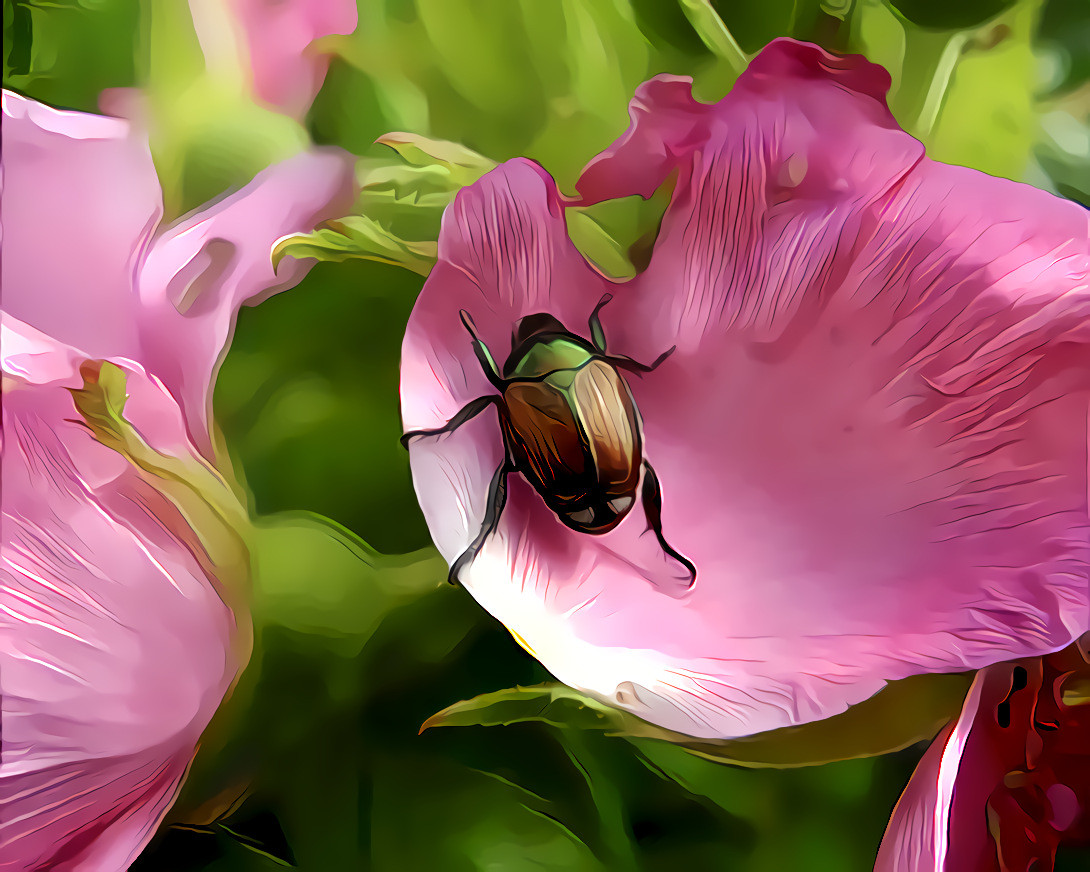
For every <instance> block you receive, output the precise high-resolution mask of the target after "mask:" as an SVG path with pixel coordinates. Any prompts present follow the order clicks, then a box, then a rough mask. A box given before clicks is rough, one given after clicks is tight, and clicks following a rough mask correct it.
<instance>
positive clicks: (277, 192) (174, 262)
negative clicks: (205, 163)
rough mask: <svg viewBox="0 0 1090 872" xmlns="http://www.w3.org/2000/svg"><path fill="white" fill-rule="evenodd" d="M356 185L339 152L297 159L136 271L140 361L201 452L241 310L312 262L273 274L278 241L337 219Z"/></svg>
mask: <svg viewBox="0 0 1090 872" xmlns="http://www.w3.org/2000/svg"><path fill="white" fill-rule="evenodd" d="M352 186H353V180H352V166H351V162H350V160H349V157H348V155H346V154H344V153H343V152H340V151H337V150H334V149H319V150H315V151H311V152H306V153H303V154H300V155H297V156H296V157H293V158H290V159H288V160H286V161H284V162H282V163H279V164H276V165H275V166H272V167H270V168H269V169H267V170H265V171H263V172H261V173H259V174H258V175H257V177H256V178H255V179H254V180H253V181H252V182H251V183H250V184H249V185H247V186H246V187H245V188H243V189H242V190H240V191H238V192H236V193H234V194H232V195H230V196H228V197H226V198H225V199H223V200H221V201H220V202H218V203H215V204H213V205H211V206H208V207H206V208H205V209H203V210H202V211H200V212H198V213H197V214H196V215H194V216H192V217H191V218H188V219H186V220H184V221H182V222H181V223H180V224H178V225H176V226H174V227H172V228H170V229H169V230H167V231H166V232H164V233H163V234H162V235H160V236H159V237H158V238H157V239H156V240H155V243H154V245H153V246H152V248H151V250H150V251H149V252H148V254H147V257H146V258H145V260H144V262H143V263H142V264H141V266H140V270H139V273H138V275H137V288H138V293H139V297H140V302H141V306H142V313H141V317H142V318H143V319H144V324H143V328H144V330H143V344H142V357H141V358H140V360H141V362H142V363H144V364H145V365H146V366H147V368H148V369H149V370H150V371H152V372H154V373H155V375H156V376H158V377H159V378H160V379H162V381H163V382H164V383H165V384H166V385H167V387H168V388H169V389H170V391H171V393H173V394H174V395H175V396H176V397H178V398H179V401H180V403H181V405H182V409H183V411H184V413H185V418H186V421H188V422H189V425H190V434H191V436H192V438H193V439H194V440H195V441H196V442H197V444H199V445H200V446H201V448H202V450H207V449H208V435H207V421H208V415H209V413H210V408H209V405H210V403H211V389H210V385H211V384H212V383H213V379H214V376H215V373H216V371H217V369H218V366H219V362H220V358H221V355H222V354H223V352H224V350H225V349H226V347H227V344H228V343H229V341H230V337H231V333H232V331H233V329H234V324H235V316H236V314H237V313H238V309H239V308H240V307H241V306H243V305H254V304H256V303H259V302H261V301H262V300H264V299H267V298H268V297H270V296H272V295H273V294H275V293H278V292H279V291H282V290H285V289H287V288H290V287H293V286H294V285H295V284H297V283H298V282H299V281H300V280H301V279H302V278H303V276H304V275H305V274H306V273H307V271H308V270H309V268H310V266H311V265H312V264H313V261H309V260H304V261H297V260H294V259H290V258H289V259H285V261H284V262H282V263H281V265H280V268H279V270H278V271H274V269H273V266H272V258H271V252H272V249H273V245H274V243H275V242H276V240H277V239H279V238H280V237H282V236H285V235H289V234H292V233H300V232H304V231H309V230H311V229H313V227H314V225H315V224H317V223H318V222H320V221H322V220H324V219H326V218H331V217H333V216H335V215H339V214H342V213H343V212H344V211H345V210H347V208H348V206H349V204H350V203H351V200H352Z"/></svg>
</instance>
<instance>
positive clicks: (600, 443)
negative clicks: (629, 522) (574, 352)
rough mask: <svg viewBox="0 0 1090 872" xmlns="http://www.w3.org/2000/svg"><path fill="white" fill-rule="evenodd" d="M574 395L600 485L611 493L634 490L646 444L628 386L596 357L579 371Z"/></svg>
mask: <svg viewBox="0 0 1090 872" xmlns="http://www.w3.org/2000/svg"><path fill="white" fill-rule="evenodd" d="M570 397H571V401H572V406H573V407H574V409H575V418H576V419H577V420H578V421H579V422H580V423H581V424H582V427H583V432H584V434H585V435H586V439H587V443H588V444H589V446H590V454H591V461H592V463H593V465H594V468H595V469H596V470H597V472H598V484H599V486H600V487H601V488H602V490H603V492H604V493H605V494H606V495H608V496H611V497H613V496H622V495H624V494H631V493H634V492H635V490H636V483H637V481H638V479H639V476H640V462H641V459H642V458H641V456H642V450H641V449H642V446H641V445H640V431H639V427H638V426H637V424H636V410H635V405H634V403H633V402H632V395H631V394H630V393H629V391H628V386H627V385H626V384H625V383H624V382H623V381H622V380H621V376H620V374H619V373H618V372H617V370H615V369H614V368H613V367H612V366H610V365H609V364H608V363H606V362H605V361H601V360H592V361H591V362H590V363H588V364H587V365H586V366H584V367H582V368H580V369H579V370H577V371H576V373H575V379H574V380H573V381H572V386H571V393H570Z"/></svg>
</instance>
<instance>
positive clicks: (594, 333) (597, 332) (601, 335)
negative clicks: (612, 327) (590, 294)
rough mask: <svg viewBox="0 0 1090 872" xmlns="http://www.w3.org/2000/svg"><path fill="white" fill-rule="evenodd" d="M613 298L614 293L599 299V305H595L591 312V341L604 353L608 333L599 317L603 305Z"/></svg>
mask: <svg viewBox="0 0 1090 872" xmlns="http://www.w3.org/2000/svg"><path fill="white" fill-rule="evenodd" d="M612 299H613V294H606V295H605V296H604V297H602V299H600V300H599V301H598V305H597V306H595V307H594V311H593V312H591V313H590V341H591V343H592V344H593V345H594V347H595V348H596V349H597V350H598V351H599V352H601V353H602V354H605V353H606V333H605V331H604V330H603V329H602V322H601V321H600V320H599V318H598V313H599V312H600V311H601V310H602V307H603V306H604V305H605V304H606V303H608V302H609V301H610V300H612Z"/></svg>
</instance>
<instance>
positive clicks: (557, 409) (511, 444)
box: [401, 294, 696, 586]
mask: <svg viewBox="0 0 1090 872" xmlns="http://www.w3.org/2000/svg"><path fill="white" fill-rule="evenodd" d="M611 299H612V296H611V295H609V294H607V295H606V296H605V297H603V298H602V300H601V301H600V302H599V303H598V305H597V306H595V308H594V311H593V312H592V313H591V316H590V337H591V338H590V339H589V340H587V339H583V338H582V337H580V336H576V335H575V334H573V333H571V332H569V331H568V330H566V329H565V328H564V325H562V324H561V323H560V322H559V321H558V320H557V319H556V318H554V317H553V316H552V315H548V314H545V313H539V314H536V315H528V316H527V317H525V318H522V319H521V320H520V321H519V322H518V324H517V325H516V327H515V332H514V336H513V342H512V348H511V353H510V355H508V357H507V360H506V362H505V363H504V365H503V369H502V370H501V369H500V368H499V367H498V366H496V362H495V360H494V358H493V357H492V354H491V352H490V351H489V350H488V347H487V346H486V345H485V344H484V342H483V341H482V340H481V338H480V337H479V336H478V335H477V330H476V328H475V326H474V324H473V320H472V318H470V316H469V313H468V312H466V311H465V310H464V309H463V310H462V311H461V312H460V313H459V314H460V316H461V319H462V323H463V324H464V325H465V328H466V330H468V331H469V334H470V336H471V337H472V342H473V351H474V353H475V354H476V356H477V359H478V361H480V364H481V367H482V368H483V369H484V373H485V375H486V376H487V377H488V380H489V381H490V382H491V383H492V385H493V386H494V387H495V388H496V390H497V391H499V395H498V396H497V395H491V396H486V397H480V398H478V399H476V400H473V401H472V402H470V403H468V404H467V405H466V406H465V407H464V408H462V409H461V410H460V411H459V412H458V413H457V414H456V415H455V416H454V417H453V418H451V420H450V422H449V423H447V424H446V426H444V427H440V428H438V429H435V430H413V431H411V432H409V433H406V434H405V435H404V436H402V437H401V441H402V444H403V445H406V446H408V443H409V440H411V439H414V438H417V437H427V436H437V435H439V434H441V433H449V432H451V431H452V430H455V429H457V428H458V427H460V426H461V425H462V424H464V423H465V422H466V421H468V420H470V419H471V418H473V417H475V416H476V415H479V414H480V413H481V412H483V411H484V410H485V409H487V408H488V407H489V406H495V407H496V409H497V411H498V412H499V419H500V427H501V429H502V431H503V442H504V447H505V451H506V454H507V457H506V460H505V462H504V463H503V465H501V466H500V468H499V469H498V470H496V474H495V476H493V479H492V483H491V486H490V487H489V494H488V503H487V505H488V509H487V511H486V512H485V518H484V523H483V524H482V526H481V530H480V532H479V533H478V535H477V537H476V538H475V539H474V540H473V542H472V543H471V544H470V546H469V547H468V548H467V549H466V550H465V551H464V552H462V554H461V555H460V556H459V557H458V559H457V560H455V561H454V563H453V564H452V565H451V568H450V575H449V579H450V581H451V582H455V581H457V579H458V576H459V574H460V572H461V570H462V568H463V567H464V566H465V564H466V563H468V562H469V561H470V560H471V559H472V558H473V557H474V556H475V555H476V553H477V552H478V551H479V550H480V549H481V546H482V545H483V544H484V541H485V539H487V538H488V536H489V535H490V534H491V533H492V532H493V530H495V528H496V525H497V524H498V523H499V518H500V514H501V513H502V511H503V507H504V504H505V503H506V501H507V476H508V474H509V473H511V472H519V473H522V475H523V476H524V477H525V478H526V480H527V481H528V482H529V483H530V484H531V485H532V486H533V488H534V490H536V491H537V492H538V494H540V496H541V498H542V499H543V500H544V501H545V505H547V506H548V507H549V508H550V509H551V510H552V511H553V512H554V513H555V514H556V516H557V517H558V518H559V519H560V521H561V522H562V523H563V524H565V525H566V526H568V527H570V528H571V529H573V530H576V531H578V532H580V533H589V534H592V535H597V534H601V533H606V532H608V531H609V530H612V529H613V528H614V527H616V526H617V525H618V524H619V523H620V522H621V521H622V520H623V519H624V518H625V516H626V515H627V514H628V513H629V511H630V510H631V509H632V506H633V505H634V504H635V502H636V492H637V490H640V497H641V499H642V500H643V508H644V514H645V516H646V517H647V523H648V526H649V527H650V529H651V530H652V531H653V532H654V534H655V536H656V538H657V539H658V542H659V545H660V546H661V547H662V549H663V550H664V551H665V552H666V553H667V554H669V555H670V556H671V557H673V558H674V559H675V560H677V561H678V562H679V563H681V564H682V565H683V566H684V567H685V568H686V569H687V570H688V571H689V575H690V582H689V584H690V586H691V585H692V583H693V582H694V581H695V580H696V568H695V567H694V566H693V564H692V563H690V562H689V561H688V560H687V559H686V558H684V557H682V556H681V555H680V554H679V553H678V552H677V551H675V550H674V549H673V548H671V547H670V545H669V544H668V543H667V542H666V540H665V538H663V534H662V492H661V489H660V487H659V480H658V476H656V475H655V471H654V470H653V469H652V468H651V465H650V464H649V463H647V461H646V460H644V459H643V435H642V432H641V429H640V419H639V415H638V413H637V411H636V404H635V401H634V400H633V398H632V392H631V390H629V387H628V384H627V383H626V382H625V380H624V378H623V377H622V376H621V373H620V372H619V370H622V369H627V370H630V371H632V372H637V373H646V372H651V371H652V370H654V369H655V367H657V366H658V365H659V364H660V363H662V361H664V360H665V359H666V358H667V357H669V355H670V354H671V353H673V351H674V348H670V349H669V350H668V351H666V352H665V353H663V354H662V355H660V356H659V358H658V359H657V360H655V362H654V363H652V364H651V365H650V366H648V365H645V364H641V363H638V362H636V361H634V360H631V359H630V358H627V357H619V356H616V355H609V354H607V353H606V341H605V334H604V332H603V330H602V324H601V321H600V320H599V318H598V312H599V311H600V310H601V308H602V307H603V306H604V305H605V304H606V303H608V302H609V301H610V300H611ZM641 471H642V473H643V485H642V489H641V488H640V473H641Z"/></svg>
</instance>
